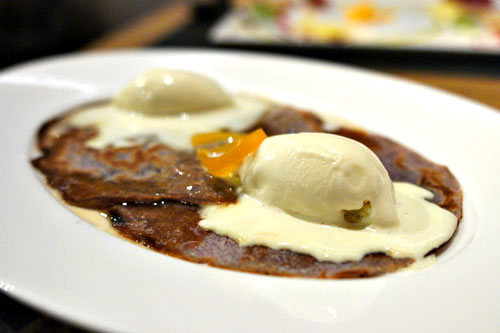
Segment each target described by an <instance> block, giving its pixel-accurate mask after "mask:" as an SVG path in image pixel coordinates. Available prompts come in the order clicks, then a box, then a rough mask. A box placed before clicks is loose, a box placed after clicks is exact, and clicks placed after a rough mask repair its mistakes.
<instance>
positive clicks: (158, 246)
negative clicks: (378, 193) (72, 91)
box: [32, 107, 462, 278]
mask: <svg viewBox="0 0 500 333" xmlns="http://www.w3.org/2000/svg"><path fill="white" fill-rule="evenodd" d="M258 127H260V128H263V129H264V130H265V131H266V133H267V135H269V136H271V135H277V134H284V133H298V132H318V131H321V129H322V122H321V120H320V119H319V118H318V117H317V116H316V115H314V114H312V113H309V112H305V111H299V110H295V109H293V108H290V107H276V108H275V109H274V110H271V111H269V112H268V113H266V114H265V115H264V116H263V117H262V118H261V119H260V121H259V122H258V123H257V124H256V126H254V127H252V129H253V128H258ZM332 133H334V134H338V135H342V136H345V137H349V138H351V139H354V140H357V141H359V142H361V143H363V144H365V145H366V146H368V147H369V148H370V149H372V150H373V151H374V152H375V154H377V156H378V157H379V158H380V159H381V161H382V163H383V164H384V166H385V167H386V168H387V170H388V172H389V175H390V176H391V179H392V180H393V181H406V182H410V183H413V184H417V185H420V186H423V187H425V188H427V189H429V190H431V191H432V192H434V194H435V198H434V200H433V201H434V202H435V203H436V204H438V205H440V206H441V207H443V208H445V209H448V210H449V211H451V212H452V213H453V214H455V215H456V216H457V218H458V219H459V220H460V218H461V217H462V193H461V190H460V185H459V184H458V182H457V180H456V179H455V177H454V176H453V175H452V174H451V173H450V171H449V170H448V169H447V168H446V167H444V166H440V165H437V164H435V163H432V162H430V161H428V160H426V159H425V158H423V157H422V156H420V155H418V154H417V153H415V152H413V151H411V150H410V149H408V148H406V147H404V146H402V145H400V144H398V143H396V142H394V141H392V140H389V139H387V138H384V137H382V136H379V135H374V134H370V133H366V132H363V131H360V130H354V129H348V128H340V129H338V130H337V131H334V132H332ZM93 135H95V130H93V129H92V128H85V129H76V128H71V127H69V126H67V125H65V124H64V118H61V119H58V120H54V121H50V122H48V123H47V124H46V125H44V126H43V127H42V128H41V130H40V132H39V136H38V145H39V147H40V150H41V151H42V156H41V157H39V158H37V159H35V160H33V161H32V164H33V165H34V166H35V167H36V168H37V169H38V170H39V171H41V172H42V173H43V174H45V176H46V178H47V182H48V184H49V185H50V186H52V187H53V188H55V189H57V190H58V191H59V192H60V193H61V194H62V197H63V199H64V200H65V201H66V202H67V203H69V204H72V205H76V206H80V207H85V208H93V209H98V210H101V211H105V212H107V213H108V215H109V216H110V219H111V223H112V225H113V227H114V228H116V229H117V230H118V231H119V232H120V233H121V234H122V235H123V236H125V237H128V238H130V239H133V240H135V241H137V242H139V243H141V244H143V245H145V246H147V247H150V248H151V249H154V250H156V251H159V252H163V253H166V254H168V255H171V256H175V257H177V258H181V259H185V260H189V261H193V262H198V263H206V264H209V265H212V266H216V267H222V268H228V269H234V270H240V271H245V272H252V273H261V274H272V275H282V276H302V277H314V278H355V277H369V276H377V275H381V274H384V273H387V272H393V271H395V270H397V269H399V268H402V267H406V266H408V265H410V264H411V263H412V262H413V259H411V258H402V259H401V258H400V259H396V258H392V257H390V256H387V255H385V254H381V253H372V254H368V255H366V256H365V257H364V258H363V259H362V260H360V261H357V262H344V263H331V262H320V261H318V260H316V259H314V258H313V257H312V256H310V255H305V254H300V253H294V252H292V251H289V250H273V249H270V248H267V247H263V246H247V247H241V246H239V245H238V244H237V243H236V242H235V241H233V240H231V239H229V238H228V237H225V236H219V235H217V234H215V233H213V232H211V231H208V230H204V229H203V228H201V227H199V226H198V222H199V221H200V216H199V214H198V210H199V206H200V205H202V204H221V203H232V202H235V201H236V199H237V198H236V194H235V189H234V188H233V187H231V186H230V185H229V184H227V183H226V182H224V181H223V180H222V179H218V178H216V177H213V176H211V175H209V174H208V173H207V172H206V171H205V170H204V169H203V167H202V166H201V165H200V163H199V161H198V160H197V158H196V156H195V155H194V154H191V153H186V152H179V151H175V150H173V149H171V148H169V147H167V146H166V145H164V144H161V143H155V142H152V141H149V142H146V143H143V144H140V145H136V146H133V147H126V148H113V147H106V148H104V149H101V150H96V149H93V148H89V147H87V146H86V145H85V142H86V141H87V140H89V139H90V138H91V137H92V136H93ZM124 203H126V205H124Z"/></svg>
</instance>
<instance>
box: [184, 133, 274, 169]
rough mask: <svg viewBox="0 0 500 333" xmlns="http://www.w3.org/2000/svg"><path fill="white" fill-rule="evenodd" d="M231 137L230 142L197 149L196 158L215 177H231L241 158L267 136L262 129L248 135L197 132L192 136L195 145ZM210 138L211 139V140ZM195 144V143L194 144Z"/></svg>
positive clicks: (254, 149) (256, 147)
mask: <svg viewBox="0 0 500 333" xmlns="http://www.w3.org/2000/svg"><path fill="white" fill-rule="evenodd" d="M228 137H232V138H233V141H232V143H227V144H224V145H222V146H218V147H216V148H210V149H207V148H201V149H198V158H199V159H200V161H201V163H202V164H203V165H204V166H205V168H207V171H208V172H209V173H210V174H212V175H214V176H216V177H231V176H232V175H233V174H234V173H235V172H236V170H237V169H238V167H239V166H240V165H241V164H242V163H243V160H244V159H245V157H247V156H248V155H250V154H252V153H253V152H255V151H256V150H257V149H258V148H259V146H260V144H261V143H262V141H264V139H265V138H266V137H267V135H266V133H264V131H263V130H262V129H258V130H256V131H253V132H252V133H250V134H248V135H243V134H240V133H225V134H224V135H223V134H221V132H217V133H207V134H198V135H197V136H195V137H193V140H192V142H193V145H195V144H194V143H198V144H197V145H201V143H200V142H203V144H209V143H213V142H219V141H223V140H224V138H226V139H227V138H228ZM211 139H212V141H211ZM195 146H196V145H195Z"/></svg>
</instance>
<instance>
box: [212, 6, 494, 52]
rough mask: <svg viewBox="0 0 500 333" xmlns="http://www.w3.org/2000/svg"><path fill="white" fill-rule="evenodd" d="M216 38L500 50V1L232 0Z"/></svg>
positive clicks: (235, 40)
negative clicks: (229, 9) (231, 6)
mask: <svg viewBox="0 0 500 333" xmlns="http://www.w3.org/2000/svg"><path fill="white" fill-rule="evenodd" d="M231 3H232V5H233V9H232V10H231V11H230V12H229V13H228V14H227V15H226V16H225V17H224V18H223V19H222V20H221V21H220V22H219V23H218V24H217V26H216V27H215V28H214V29H213V30H212V34H211V37H212V38H213V39H214V41H216V42H230V41H234V42H242V41H245V42H258V43H261V42H281V43H294V44H297V43H299V44H306V45H310V44H346V45H359V46H372V45H374V46H390V47H403V48H404V47H410V48H430V49H443V48H446V49H457V50H468V51H473V52H478V51H479V52H485V51H486V52H491V51H493V52H500V1H498V0H232V1H231Z"/></svg>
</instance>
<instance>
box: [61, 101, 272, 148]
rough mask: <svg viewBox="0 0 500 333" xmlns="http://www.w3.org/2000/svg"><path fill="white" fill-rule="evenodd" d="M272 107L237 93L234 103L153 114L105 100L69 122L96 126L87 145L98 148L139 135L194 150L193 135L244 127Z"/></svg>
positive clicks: (125, 142) (127, 142)
mask: <svg viewBox="0 0 500 333" xmlns="http://www.w3.org/2000/svg"><path fill="white" fill-rule="evenodd" d="M269 107H270V102H268V101H267V100H265V99H262V98H258V97H254V96H249V95H236V96H234V97H233V104H231V105H230V106H228V107H224V108H220V109H214V110H208V111H204V112H193V113H186V112H185V113H179V114H173V115H168V116H167V115H164V116H152V115H147V114H144V113H140V112H135V111H133V110H125V109H120V108H117V107H116V106H114V105H112V104H105V105H100V106H96V107H91V108H88V109H84V110H82V111H79V112H76V113H75V114H73V115H71V116H70V117H69V118H68V122H69V124H71V125H73V126H77V127H85V126H95V127H96V128H97V130H98V131H99V134H98V135H97V136H96V137H95V138H93V139H91V140H89V141H88V142H87V145H88V146H90V147H92V148H96V149H101V148H104V147H106V146H107V145H111V144H112V145H114V146H116V147H123V146H130V145H133V144H136V143H137V142H138V141H137V139H139V142H140V140H141V139H148V138H154V140H157V141H159V142H162V143H165V144H167V145H169V146H170V147H172V148H174V149H179V150H191V149H192V146H191V137H192V136H193V135H195V134H197V133H205V132H215V131H219V130H222V129H226V130H230V131H235V132H238V131H243V130H245V129H247V128H249V127H251V126H252V125H253V124H255V123H256V122H257V121H258V119H259V118H260V117H261V116H262V114H263V113H264V112H265V111H266V110H268V108H269ZM131 139H134V140H131Z"/></svg>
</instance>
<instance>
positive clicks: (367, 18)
mask: <svg viewBox="0 0 500 333" xmlns="http://www.w3.org/2000/svg"><path fill="white" fill-rule="evenodd" d="M346 16H347V18H348V19H349V20H350V21H351V22H359V23H368V22H386V21H389V20H390V18H391V16H390V12H389V11H387V10H382V9H379V8H377V7H376V6H375V4H373V3H372V2H370V1H363V2H360V3H357V4H354V5H351V6H350V7H348V8H347V11H346Z"/></svg>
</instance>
